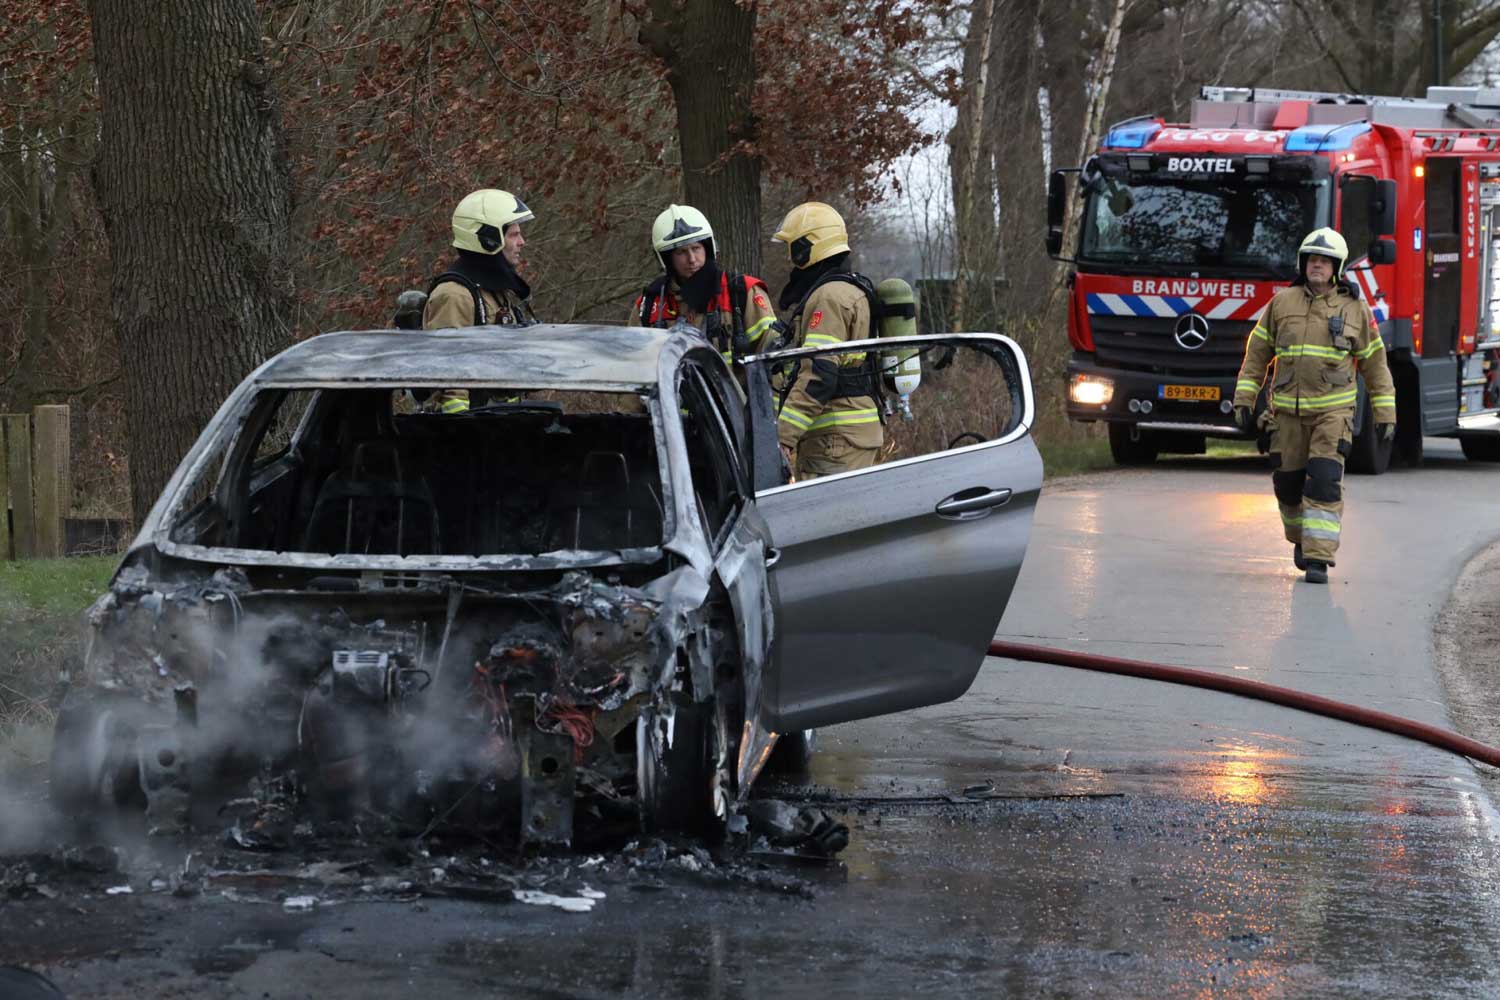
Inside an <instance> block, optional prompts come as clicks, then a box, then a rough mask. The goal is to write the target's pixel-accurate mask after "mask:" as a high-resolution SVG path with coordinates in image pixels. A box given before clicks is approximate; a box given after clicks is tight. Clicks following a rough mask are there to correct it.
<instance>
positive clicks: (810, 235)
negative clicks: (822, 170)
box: [772, 201, 885, 479]
mask: <svg viewBox="0 0 1500 1000" xmlns="http://www.w3.org/2000/svg"><path fill="white" fill-rule="evenodd" d="M772 239H775V240H779V241H780V242H782V243H785V244H786V248H787V253H788V255H789V256H790V257H791V262H792V275H791V279H790V280H789V281H788V282H787V286H786V288H784V289H783V290H782V292H781V298H780V301H779V302H778V303H777V304H778V305H779V306H780V307H781V308H782V310H783V311H788V310H789V311H790V314H789V315H788V317H787V327H788V328H789V329H790V330H791V331H792V334H793V337H794V338H795V344H796V346H798V347H817V346H820V345H828V344H840V343H843V342H845V341H849V340H864V339H866V338H869V337H871V336H873V335H874V330H873V327H872V325H871V321H872V319H873V317H872V313H871V306H872V304H873V302H874V299H875V288H874V285H873V284H872V283H871V282H870V279H868V278H866V277H864V276H863V275H861V274H857V273H855V272H854V271H852V270H851V269H850V267H849V232H848V230H847V229H845V228H844V220H843V217H842V216H840V215H839V213H838V212H836V211H834V209H833V208H832V207H831V206H828V205H825V204H823V203H822V202H820V201H809V202H806V203H804V204H801V205H798V206H797V207H796V208H794V209H792V210H791V211H790V212H788V213H787V216H786V218H785V219H784V220H783V221H782V223H781V228H780V229H779V230H778V231H777V232H776V234H775V235H774V236H773V237H772ZM875 361H876V358H875V356H873V355H872V356H870V357H866V356H865V355H864V354H840V355H834V356H830V357H827V358H818V359H815V360H811V361H809V360H804V361H803V362H802V363H801V365H800V366H799V367H798V370H797V374H796V378H795V381H794V382H793V384H792V386H791V389H790V390H789V391H788V392H787V394H786V396H785V397H784V399H783V400H782V403H781V410H780V414H779V416H778V419H777V433H778V435H779V437H780V439H781V447H782V449H783V450H784V451H785V452H786V456H787V461H788V462H790V463H791V464H792V468H793V469H795V470H796V474H797V478H798V479H809V478H813V477H815V476H828V475H832V474H834V473H836V472H847V471H849V470H851V469H864V468H868V467H869V466H871V465H874V464H875V460H876V457H877V456H878V455H879V454H880V446H881V445H882V444H883V443H884V442H885V434H884V429H883V428H882V426H881V423H880V410H879V409H878V407H877V403H876V395H877V394H878V393H879V391H880V390H879V376H878V375H877V374H876V373H875V371H874V364H875Z"/></svg>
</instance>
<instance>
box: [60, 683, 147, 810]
mask: <svg viewBox="0 0 1500 1000" xmlns="http://www.w3.org/2000/svg"><path fill="white" fill-rule="evenodd" d="M143 715H144V706H141V705H139V704H136V703H135V702H134V701H132V700H128V699H125V698H110V697H104V696H95V695H74V696H70V697H69V698H68V700H67V701H66V702H64V704H63V708H62V711H61V712H59V713H58V716H57V724H56V725H55V726H54V727H53V731H52V753H51V756H50V758H49V760H48V774H49V778H50V783H51V793H52V801H53V802H54V803H55V804H56V805H57V807H58V810H59V811H61V812H63V813H64V814H66V815H71V816H73V817H74V818H77V819H88V818H90V817H91V816H93V815H94V813H95V811H96V810H99V809H101V808H103V809H105V810H110V809H121V810H123V809H143V808H144V807H145V804H146V797H145V792H144V791H143V790H142V788H141V784H140V770H139V766H138V764H137V761H136V748H137V740H138V738H139V735H140V727H141V724H142V722H143Z"/></svg>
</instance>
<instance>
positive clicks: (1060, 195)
mask: <svg viewBox="0 0 1500 1000" xmlns="http://www.w3.org/2000/svg"><path fill="white" fill-rule="evenodd" d="M1067 210H1068V180H1067V177H1065V176H1064V175H1063V172H1062V171H1061V170H1054V171H1052V176H1051V177H1050V178H1049V179H1048V181H1047V256H1049V257H1056V256H1057V255H1058V254H1060V253H1062V245H1063V216H1064V214H1065V213H1066V212H1067Z"/></svg>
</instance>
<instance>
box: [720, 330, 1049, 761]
mask: <svg viewBox="0 0 1500 1000" xmlns="http://www.w3.org/2000/svg"><path fill="white" fill-rule="evenodd" d="M850 352H854V353H860V352H871V353H870V356H871V357H873V358H878V359H879V362H878V367H879V369H880V371H881V372H882V378H883V379H884V378H885V377H886V376H889V375H890V374H891V373H892V371H893V369H894V366H895V364H896V363H897V361H898V357H899V356H905V355H906V354H907V353H910V352H914V353H915V354H916V356H917V357H919V358H920V359H921V361H922V368H923V372H922V383H921V386H920V387H919V388H917V389H916V391H915V392H913V393H912V394H911V396H910V405H911V410H912V414H913V419H910V420H904V419H902V418H900V417H896V416H889V417H887V418H886V420H885V423H884V437H885V445H884V447H883V448H882V449H881V453H880V457H879V461H878V464H876V465H874V466H873V467H871V468H866V469H860V470H858V471H852V472H842V473H839V474H836V475H830V476H826V477H823V478H816V479H809V480H806V481H803V482H791V483H788V484H784V485H783V484H782V475H781V470H780V461H779V455H778V453H777V444H776V429H775V428H776V416H777V410H778V408H779V406H780V405H781V400H782V398H783V397H782V393H781V392H780V391H778V386H783V387H784V386H785V385H786V384H787V380H788V379H790V378H794V377H795V374H796V371H797V370H798V367H799V366H804V365H810V363H811V359H812V358H814V357H825V356H830V357H831V356H836V355H839V354H845V353H850ZM744 364H745V368H746V376H747V385H748V397H749V408H750V412H751V424H752V436H753V447H754V449H755V455H754V458H755V461H754V467H755V473H756V485H757V492H756V505H757V507H758V508H759V510H760V513H761V515H762V516H763V517H764V518H765V520H766V523H767V525H768V526H769V528H770V533H771V542H772V545H773V546H774V549H773V551H772V552H771V554H770V555H769V556H768V560H767V561H768V564H769V565H770V566H771V572H770V573H769V578H770V581H771V594H772V600H773V602H774V606H775V632H776V634H775V637H774V640H773V647H772V656H771V662H770V664H769V667H768V669H767V671H766V673H765V687H764V691H763V698H762V708H761V713H760V716H761V717H760V722H761V724H762V725H763V726H764V727H765V728H766V729H768V730H770V731H771V732H773V733H786V732H791V731H795V730H802V729H812V728H815V727H819V726H827V725H832V724H834V723H839V722H848V721H850V720H853V719H862V718H868V717H870V716H876V715H884V714H887V713H890V712H899V711H903V710H905V709H910V708H916V707H918V706H921V705H931V704H936V703H939V702H944V701H951V700H952V699H954V698H957V697H959V696H960V695H962V694H963V693H964V692H965V691H967V690H968V688H969V686H970V684H972V683H973V681H974V677H975V676H976V675H977V674H978V672H979V668H980V665H981V664H982V663H983V661H984V657H985V653H986V650H987V648H988V645H989V642H990V640H991V639H992V638H993V636H994V633H995V629H996V627H997V626H998V625H999V622H1000V617H1001V615H1002V614H1004V612H1005V606H1006V603H1007V602H1008V601H1009V599H1010V592H1011V589H1012V588H1013V587H1014V586H1015V582H1016V575H1017V574H1018V573H1019V572H1020V570H1021V560H1022V558H1023V557H1024V556H1025V554H1026V541H1027V537H1028V535H1029V533H1030V530H1031V517H1032V512H1033V509H1034V507H1035V504H1036V499H1037V495H1038V493H1039V492H1040V490H1041V485H1042V461H1041V456H1040V455H1039V454H1038V453H1037V450H1036V447H1035V445H1034V444H1033V443H1032V441H1031V436H1030V427H1031V423H1032V413H1033V398H1032V391H1031V378H1030V373H1029V372H1028V370H1027V366H1026V359H1025V356H1024V355H1023V354H1022V352H1021V349H1020V348H1019V347H1018V346H1017V345H1016V344H1015V342H1014V341H1012V340H1010V339H1009V338H1007V337H1002V336H998V335H995V334H950V335H934V336H924V337H903V338H886V339H882V340H876V341H860V342H853V343H849V344H844V345H839V346H838V347H832V348H828V347H820V348H811V349H806V348H799V349H795V350H790V351H779V352H775V353H773V354H767V355H761V356H759V357H755V358H749V359H746V361H745V362H744ZM816 426H817V425H816V423H815V424H814V427H816Z"/></svg>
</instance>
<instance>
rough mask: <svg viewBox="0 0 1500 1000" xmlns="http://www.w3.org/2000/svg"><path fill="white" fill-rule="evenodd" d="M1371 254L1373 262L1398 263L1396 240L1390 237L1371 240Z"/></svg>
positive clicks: (1371, 261)
mask: <svg viewBox="0 0 1500 1000" xmlns="http://www.w3.org/2000/svg"><path fill="white" fill-rule="evenodd" d="M1369 256H1370V263H1371V264H1394V263H1396V241H1395V240H1389V239H1385V240H1371V241H1370V255H1369Z"/></svg>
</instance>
